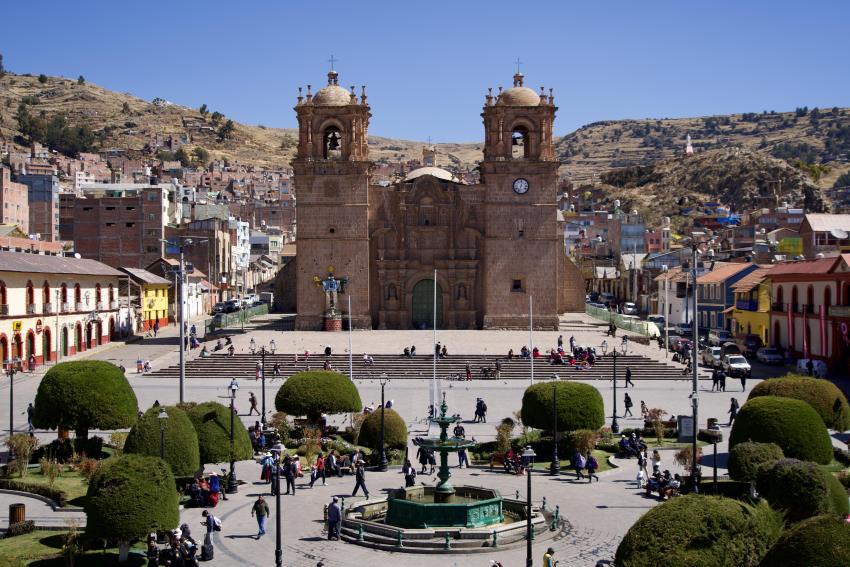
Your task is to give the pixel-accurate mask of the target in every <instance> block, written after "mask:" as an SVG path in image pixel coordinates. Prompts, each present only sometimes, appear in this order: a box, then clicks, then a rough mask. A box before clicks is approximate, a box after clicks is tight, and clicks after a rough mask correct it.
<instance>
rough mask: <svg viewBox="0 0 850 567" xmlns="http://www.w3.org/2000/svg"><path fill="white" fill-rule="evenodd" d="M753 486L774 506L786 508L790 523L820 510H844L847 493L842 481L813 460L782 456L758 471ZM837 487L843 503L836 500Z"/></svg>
mask: <svg viewBox="0 0 850 567" xmlns="http://www.w3.org/2000/svg"><path fill="white" fill-rule="evenodd" d="M829 477H832V478H829ZM756 488H757V489H758V492H759V494H760V495H762V496H763V497H764V498H766V499H767V501H768V502H770V505H771V506H772V507H773V508H776V509H777V510H782V511H784V512H785V519H786V520H787V521H788V522H790V523H794V522H799V521H800V520H805V519H806V518H811V517H812V516H819V515H821V514H834V515H838V514H841V513H842V512H843V513H845V514H846V513H847V512H846V509H847V493H846V492H845V491H844V488H843V487H842V486H841V483H840V482H838V479H836V478H835V477H833V476H832V475H831V474H829V473H826V472H824V471H822V470H821V469H820V468H819V467H818V466H817V465H815V464H814V463H806V462H803V461H798V460H797V459H781V460H779V461H777V462H776V463H774V464H773V466H771V467H763V468H762V469H761V470H760V471H759V473H758V479H757V481H756ZM837 491H840V492H841V493H843V494H844V502H843V505H842V503H840V502H838V498H837V494H836V492H837Z"/></svg>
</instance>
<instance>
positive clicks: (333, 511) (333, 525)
mask: <svg viewBox="0 0 850 567" xmlns="http://www.w3.org/2000/svg"><path fill="white" fill-rule="evenodd" d="M341 521H342V509H341V508H340V506H339V498H337V497H336V496H334V498H333V501H332V502H331V503H330V505H329V506H328V539H329V540H330V539H335V540H339V524H340V522H341Z"/></svg>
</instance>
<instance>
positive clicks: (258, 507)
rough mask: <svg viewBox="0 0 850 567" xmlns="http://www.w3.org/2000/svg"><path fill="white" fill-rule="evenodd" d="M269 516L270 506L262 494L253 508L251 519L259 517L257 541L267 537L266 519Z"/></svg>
mask: <svg viewBox="0 0 850 567" xmlns="http://www.w3.org/2000/svg"><path fill="white" fill-rule="evenodd" d="M269 515H270V514H269V505H268V503H267V502H266V499H265V498H263V495H262V494H260V495H259V496H258V497H257V500H256V501H255V502H254V506H253V507H252V508H251V517H252V518H253V517H254V516H256V517H257V528H258V529H257V539H260V538H261V537H263V536H264V535H266V518H267V517H269Z"/></svg>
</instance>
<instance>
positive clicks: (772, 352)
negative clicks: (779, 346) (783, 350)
mask: <svg viewBox="0 0 850 567" xmlns="http://www.w3.org/2000/svg"><path fill="white" fill-rule="evenodd" d="M756 360H758V361H759V362H761V363H762V364H782V362H783V361H782V355H781V354H779V351H778V350H776V349H775V348H773V347H762V348H760V349H758V352H756Z"/></svg>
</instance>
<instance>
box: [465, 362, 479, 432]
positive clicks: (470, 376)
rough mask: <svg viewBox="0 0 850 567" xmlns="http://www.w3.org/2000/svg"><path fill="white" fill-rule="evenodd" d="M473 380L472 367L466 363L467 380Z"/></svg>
mask: <svg viewBox="0 0 850 567" xmlns="http://www.w3.org/2000/svg"><path fill="white" fill-rule="evenodd" d="M470 380H472V368H470V367H469V363H468V362H467V363H466V381H467V382H469V381H470ZM475 418H476V419H478V412H477V411H476V413H475Z"/></svg>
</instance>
